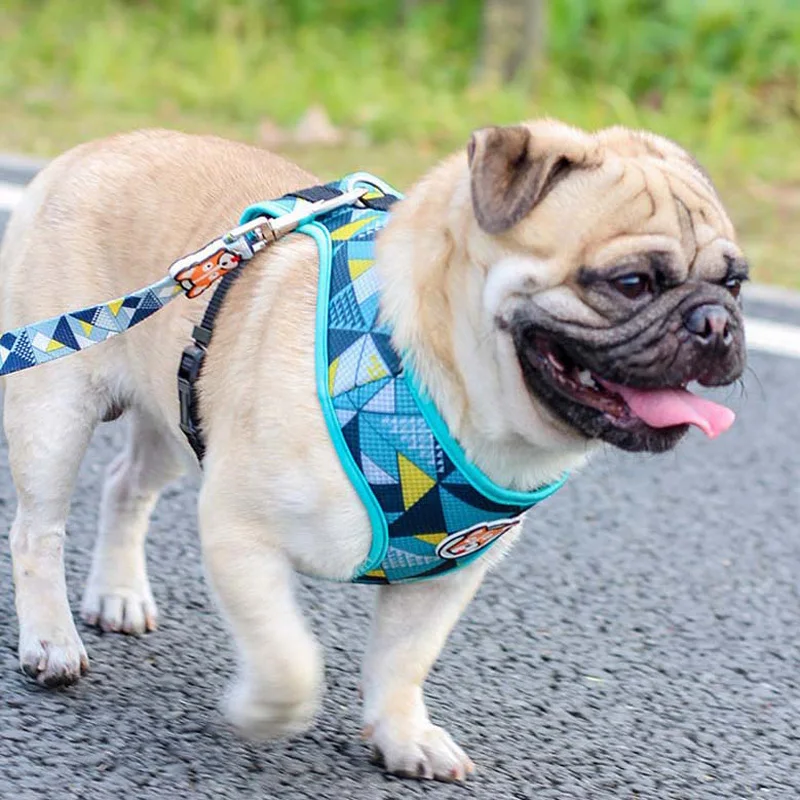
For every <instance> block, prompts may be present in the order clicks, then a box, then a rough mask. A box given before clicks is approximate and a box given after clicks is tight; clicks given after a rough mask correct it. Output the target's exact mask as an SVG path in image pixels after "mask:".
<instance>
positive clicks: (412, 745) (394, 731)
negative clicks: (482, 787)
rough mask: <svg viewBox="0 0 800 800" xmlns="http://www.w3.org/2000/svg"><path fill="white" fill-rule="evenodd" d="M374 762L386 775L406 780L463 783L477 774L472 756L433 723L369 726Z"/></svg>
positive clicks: (383, 722) (367, 732)
mask: <svg viewBox="0 0 800 800" xmlns="http://www.w3.org/2000/svg"><path fill="white" fill-rule="evenodd" d="M365 736H366V738H367V739H369V740H370V741H371V742H372V745H373V747H374V750H375V761H376V762H377V763H380V764H382V765H383V767H384V768H385V769H386V771H387V772H391V773H392V774H393V775H399V776H401V777H404V778H424V779H426V780H438V781H463V780H464V779H465V778H466V777H467V775H470V774H471V773H473V772H474V771H475V765H474V764H473V763H472V760H471V759H470V758H469V756H468V755H467V754H466V753H465V752H464V751H463V750H462V749H461V748H460V747H459V746H458V745H457V744H456V743H455V742H454V741H453V740H452V738H451V737H450V734H449V733H447V731H446V730H444V728H440V727H438V726H436V725H432V724H431V723H430V722H424V723H413V724H410V725H404V724H402V723H397V722H394V721H380V722H378V723H377V724H376V725H373V726H367V729H366V731H365Z"/></svg>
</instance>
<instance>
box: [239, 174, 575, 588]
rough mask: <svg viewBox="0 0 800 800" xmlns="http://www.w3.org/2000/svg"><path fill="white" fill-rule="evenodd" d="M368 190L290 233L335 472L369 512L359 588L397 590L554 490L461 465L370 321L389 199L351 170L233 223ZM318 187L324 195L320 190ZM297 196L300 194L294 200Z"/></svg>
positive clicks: (473, 550) (465, 551) (482, 541)
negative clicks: (302, 279) (314, 281)
mask: <svg viewBox="0 0 800 800" xmlns="http://www.w3.org/2000/svg"><path fill="white" fill-rule="evenodd" d="M360 186H367V187H368V188H369V189H370V194H368V195H366V196H365V200H366V201H367V202H369V200H370V199H372V200H373V202H372V207H368V208H363V207H358V206H353V205H351V206H345V207H343V208H340V209H338V210H336V211H333V212H331V213H329V214H326V215H324V216H322V217H319V218H317V219H316V220H314V221H313V222H310V223H308V224H306V225H304V226H302V227H300V228H298V232H300V233H304V234H307V235H309V236H311V237H312V238H313V239H314V241H315V242H316V243H317V247H318V250H319V257H320V273H319V289H318V299H317V321H316V325H317V330H316V368H315V369H316V380H317V391H318V394H319V399H320V402H321V404H322V410H323V412H324V415H325V421H326V423H327V426H328V430H329V432H330V435H331V438H332V440H333V443H334V445H335V447H336V450H337V453H338V455H339V458H340V459H341V462H342V466H343V467H344V469H345V472H346V473H347V475H348V477H349V479H350V481H351V482H352V484H353V486H354V487H355V489H356V491H357V492H358V494H359V496H360V498H361V500H362V502H363V503H364V505H365V507H366V509H367V512H368V514H369V518H370V522H371V524H372V530H373V539H372V546H371V548H370V552H369V555H368V557H367V559H366V562H365V563H364V564H363V565H362V566H361V568H360V569H359V570H358V571H357V573H356V575H354V576H353V578H352V580H353V581H354V582H358V583H400V582H407V581H412V580H419V579H423V578H430V577H433V576H436V575H441V574H444V573H447V572H450V571H451V570H454V569H457V568H459V567H462V566H465V565H466V564H468V563H470V562H471V561H473V560H474V559H476V558H478V557H480V556H481V555H482V554H484V553H485V552H486V550H487V549H488V548H489V547H491V546H492V545H493V544H494V543H495V542H497V541H498V539H499V538H500V537H501V536H502V535H503V534H504V533H506V531H508V530H510V529H511V528H513V527H514V526H515V525H516V524H517V522H518V518H519V516H520V514H522V513H523V512H524V511H526V510H528V509H529V508H531V507H532V506H534V505H536V504H537V503H539V502H541V501H542V500H543V499H545V498H546V497H548V496H550V495H551V494H552V493H553V492H555V491H556V490H557V489H558V488H560V487H561V485H562V484H563V482H564V480H563V479H561V480H559V481H556V482H555V483H552V484H549V485H547V486H544V487H541V488H540V489H538V490H536V491H533V492H515V491H510V490H508V489H505V488H502V487H500V486H497V485H496V484H494V483H492V482H491V481H490V480H489V479H488V478H487V477H486V476H485V475H484V474H483V473H481V472H480V471H479V470H478V469H477V468H476V467H475V466H474V465H473V464H472V463H470V462H469V461H468V459H467V458H466V456H465V454H464V451H463V450H462V449H461V447H460V445H459V444H458V443H457V442H456V441H455V440H454V439H453V437H452V436H451V435H450V432H449V431H448V429H447V426H446V424H445V423H444V421H443V420H442V418H441V416H440V415H439V412H438V411H437V409H436V408H435V406H434V405H433V403H432V402H431V400H430V399H429V398H428V397H427V396H426V395H425V394H424V392H423V391H421V390H420V387H419V384H418V382H417V380H416V378H415V376H414V373H413V370H412V368H411V365H410V364H409V363H408V362H407V361H405V360H404V359H403V358H402V357H401V356H400V354H398V353H397V351H396V350H395V349H394V347H393V345H392V341H391V329H390V327H389V326H388V325H387V324H386V323H385V322H383V321H381V320H380V318H379V300H380V289H381V286H380V279H379V276H378V271H377V269H375V267H374V242H375V237H376V235H377V234H378V233H379V232H380V230H381V229H382V228H383V227H384V226H385V224H386V222H387V221H388V217H389V212H388V209H389V206H390V204H391V203H390V202H384V203H380V202H376V201H375V198H380V197H381V196H383V197H384V198H385V200H386V201H391V200H392V199H396V198H399V196H400V195H399V193H398V192H396V191H395V190H394V189H392V188H391V187H390V186H388V185H386V184H385V183H383V182H382V181H380V180H378V179H377V178H374V177H373V176H371V175H367V174H364V173H357V174H355V175H350V176H347V177H345V178H344V179H343V180H341V181H338V182H336V183H333V184H329V185H328V186H325V187H315V193H314V194H310V195H309V194H307V195H306V197H305V198H304V197H303V193H302V192H301V193H298V194H297V195H295V196H292V197H284V198H281V199H280V200H275V201H271V202H264V203H257V204H256V205H253V206H251V207H250V208H248V209H247V210H246V211H245V212H244V214H243V216H242V219H241V222H242V223H247V222H248V221H250V220H251V219H253V218H255V217H257V216H259V215H266V216H280V215H281V214H284V213H286V212H288V211H292V210H294V209H295V208H296V206H297V204H298V203H303V202H307V201H308V200H318V199H325V195H324V193H325V192H327V193H331V194H329V195H328V196H333V193H338V192H345V191H349V190H351V189H353V188H359V187H360ZM320 190H321V191H322V194H321V193H320ZM298 195H299V196H298Z"/></svg>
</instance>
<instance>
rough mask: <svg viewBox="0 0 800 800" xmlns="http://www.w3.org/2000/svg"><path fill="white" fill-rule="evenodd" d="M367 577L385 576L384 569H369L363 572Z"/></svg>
mask: <svg viewBox="0 0 800 800" xmlns="http://www.w3.org/2000/svg"><path fill="white" fill-rule="evenodd" d="M364 575H366V576H367V577H368V578H385V577H386V570H384V569H371V570H369V572H365V573H364Z"/></svg>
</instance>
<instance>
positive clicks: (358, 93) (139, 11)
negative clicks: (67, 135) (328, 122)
mask: <svg viewBox="0 0 800 800" xmlns="http://www.w3.org/2000/svg"><path fill="white" fill-rule="evenodd" d="M404 8H406V9H410V10H409V11H407V13H406V14H404V13H403V10H404ZM548 16H549V24H548V33H547V51H548V52H547V68H546V69H545V71H544V72H543V74H542V75H540V76H538V79H537V80H536V81H535V82H534V81H533V79H532V76H528V77H527V78H526V79H523V80H521V81H519V82H518V83H517V84H516V85H513V86H508V87H502V88H499V87H495V86H485V85H484V86H481V85H476V84H475V80H474V76H475V63H476V57H477V52H478V47H479V41H480V29H481V2H480V0H438V1H435V0H418V1H417V2H416V3H409V2H408V0H406V2H401V1H400V0H160V1H159V0H149V1H148V0H82V2H75V0H4V2H3V4H2V7H1V8H0V98H3V97H4V98H7V99H8V98H13V99H20V98H21V99H23V100H24V101H25V102H29V103H34V104H36V103H39V104H45V105H46V104H48V103H50V104H58V103H63V102H65V101H69V102H71V103H73V104H74V105H75V107H76V108H80V107H81V106H84V107H91V108H93V109H96V108H97V107H103V106H106V107H109V108H112V109H117V110H129V111H134V112H148V113H158V112H159V111H160V110H164V108H167V109H170V108H173V109H178V110H181V111H188V112H199V113H204V114H209V115H212V116H223V115H224V116H225V117H227V118H229V119H233V120H238V121H247V122H256V121H257V120H258V119H259V118H261V117H264V116H267V117H270V118H272V119H274V120H275V121H277V122H278V123H281V124H291V123H293V122H295V121H296V120H297V119H298V118H299V117H300V115H301V114H302V112H303V111H304V110H305V109H306V108H307V107H308V106H309V105H310V104H312V103H321V104H322V105H323V106H324V107H325V108H326V110H327V111H328V113H329V114H330V115H331V117H332V118H333V120H334V121H335V122H336V123H338V124H340V125H345V126H348V127H352V128H358V129H361V130H364V131H365V132H367V133H368V134H369V136H370V137H371V138H373V139H374V140H377V141H381V140H386V139H389V138H394V137H404V138H407V139H410V140H412V141H419V140H431V141H433V142H434V143H436V142H445V141H448V142H449V141H451V140H453V139H455V138H456V137H463V135H465V132H466V131H467V130H469V129H470V128H471V127H475V126H476V125H480V124H486V123H487V122H490V121H491V122H498V121H508V120H512V119H520V118H524V117H529V116H532V115H534V114H537V113H542V112H550V113H553V114H556V115H560V116H566V117H567V118H573V119H574V121H576V122H583V123H584V124H592V123H593V122H595V121H599V120H600V119H602V118H604V117H605V116H607V112H608V109H609V108H610V109H611V111H612V113H613V114H614V115H616V116H618V117H620V118H621V121H623V122H631V123H636V122H637V121H639V119H640V117H641V116H642V114H644V118H645V120H646V117H647V114H648V113H649V111H650V110H652V111H656V112H657V111H661V110H663V111H665V112H668V113H669V115H672V116H674V115H675V114H677V116H678V118H679V119H681V120H686V119H689V120H691V121H698V122H700V123H703V124H705V125H708V124H711V125H713V124H715V122H716V123H718V122H719V120H720V118H723V117H724V119H723V127H724V128H726V129H728V128H730V127H731V126H734V127H739V128H741V127H743V126H744V127H748V126H750V127H759V126H770V125H772V124H773V123H774V121H775V120H776V119H785V118H789V119H792V118H796V117H797V116H798V114H800V89H799V88H798V86H800V2H797V0H705V2H702V1H701V0H550V2H549V3H548ZM587 103H588V105H587ZM598 105H599V106H600V108H598ZM580 109H583V110H580ZM640 109H643V111H641V110H640Z"/></svg>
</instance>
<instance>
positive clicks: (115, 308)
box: [106, 297, 125, 317]
mask: <svg viewBox="0 0 800 800" xmlns="http://www.w3.org/2000/svg"><path fill="white" fill-rule="evenodd" d="M124 300H125V298H124V297H120V299H119V300H112V301H111V302H110V303H106V308H108V309H110V311H111V313H112V314H113V315H114V316H115V317H116V316H117V314H119V310H120V308H122V303H123V301H124Z"/></svg>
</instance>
